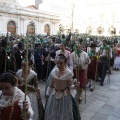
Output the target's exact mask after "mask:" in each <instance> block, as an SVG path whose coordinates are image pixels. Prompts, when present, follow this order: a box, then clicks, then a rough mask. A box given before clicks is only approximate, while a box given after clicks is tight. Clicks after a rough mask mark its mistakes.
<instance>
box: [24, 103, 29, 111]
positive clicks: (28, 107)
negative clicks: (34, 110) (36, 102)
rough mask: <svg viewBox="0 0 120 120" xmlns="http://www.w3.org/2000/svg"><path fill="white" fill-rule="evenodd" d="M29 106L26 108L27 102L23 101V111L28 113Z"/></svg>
mask: <svg viewBox="0 0 120 120" xmlns="http://www.w3.org/2000/svg"><path fill="white" fill-rule="evenodd" d="M28 109H29V106H28V101H23V110H26V111H28Z"/></svg>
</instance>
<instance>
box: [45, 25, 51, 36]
mask: <svg viewBox="0 0 120 120" xmlns="http://www.w3.org/2000/svg"><path fill="white" fill-rule="evenodd" d="M44 33H47V35H50V26H49V25H48V24H46V25H45V27H44Z"/></svg>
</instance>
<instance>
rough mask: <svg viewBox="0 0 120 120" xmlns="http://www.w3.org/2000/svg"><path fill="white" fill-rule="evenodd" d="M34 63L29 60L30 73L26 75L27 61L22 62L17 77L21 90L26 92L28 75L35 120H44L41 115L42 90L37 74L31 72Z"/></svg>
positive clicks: (28, 91)
mask: <svg viewBox="0 0 120 120" xmlns="http://www.w3.org/2000/svg"><path fill="white" fill-rule="evenodd" d="M31 66H32V61H31V60H29V63H28V72H27V74H26V61H25V60H24V61H22V64H21V68H22V69H20V70H19V71H18V72H17V73H16V76H17V77H18V83H19V85H18V86H19V88H20V89H21V90H22V91H23V92H25V78H26V75H27V78H28V80H27V95H28V96H29V98H30V101H31V106H32V108H33V111H34V116H33V119H34V120H43V118H41V117H43V114H42V113H40V110H41V109H42V107H43V106H42V99H41V95H40V88H39V86H38V79H37V74H36V73H35V72H34V71H33V70H31Z"/></svg>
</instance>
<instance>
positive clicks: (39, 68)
mask: <svg viewBox="0 0 120 120" xmlns="http://www.w3.org/2000/svg"><path fill="white" fill-rule="evenodd" d="M42 69H43V68H42V65H36V72H37V77H38V80H39V79H42V71H43V70H42Z"/></svg>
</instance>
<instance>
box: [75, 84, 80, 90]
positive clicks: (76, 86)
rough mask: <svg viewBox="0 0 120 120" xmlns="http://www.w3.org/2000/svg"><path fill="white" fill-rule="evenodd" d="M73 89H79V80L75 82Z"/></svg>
mask: <svg viewBox="0 0 120 120" xmlns="http://www.w3.org/2000/svg"><path fill="white" fill-rule="evenodd" d="M75 89H76V90H78V89H80V82H77V83H76V84H75Z"/></svg>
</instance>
